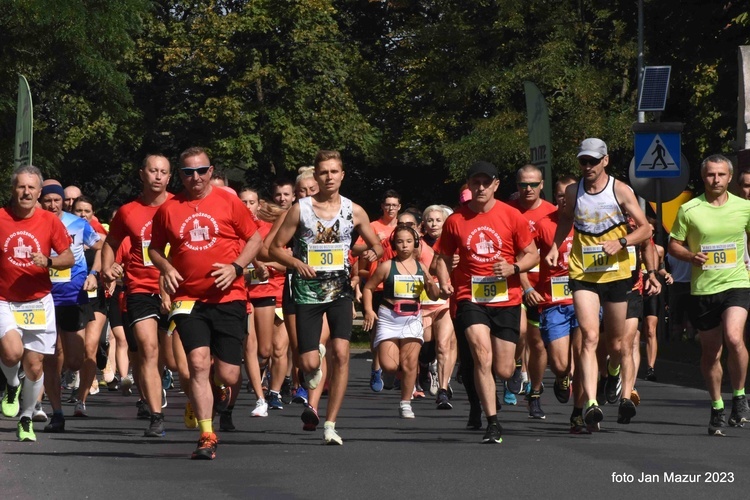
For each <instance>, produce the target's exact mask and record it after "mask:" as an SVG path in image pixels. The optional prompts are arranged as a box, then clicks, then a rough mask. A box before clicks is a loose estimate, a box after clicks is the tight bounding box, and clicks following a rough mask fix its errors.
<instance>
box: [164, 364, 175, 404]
mask: <svg viewBox="0 0 750 500" xmlns="http://www.w3.org/2000/svg"><path fill="white" fill-rule="evenodd" d="M161 388H162V389H164V390H165V391H166V390H167V389H172V388H174V377H173V376H172V370H170V369H169V368H164V371H163V372H162V374H161ZM162 408H164V407H163V406H162Z"/></svg>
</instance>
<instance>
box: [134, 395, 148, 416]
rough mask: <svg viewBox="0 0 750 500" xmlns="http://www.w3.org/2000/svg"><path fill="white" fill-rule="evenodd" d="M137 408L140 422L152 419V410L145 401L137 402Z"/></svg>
mask: <svg viewBox="0 0 750 500" xmlns="http://www.w3.org/2000/svg"><path fill="white" fill-rule="evenodd" d="M135 407H136V408H137V409H138V413H137V414H136V418H138V419H139V420H148V419H150V418H151V410H150V409H149V407H148V405H147V404H146V402H145V401H144V400H142V399H139V400H138V401H136V402H135Z"/></svg>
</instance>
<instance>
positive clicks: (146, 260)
mask: <svg viewBox="0 0 750 500" xmlns="http://www.w3.org/2000/svg"><path fill="white" fill-rule="evenodd" d="M150 244H151V240H141V254H143V265H144V266H146V267H148V266H153V265H154V263H153V262H152V261H151V256H150V255H149V254H148V246H149V245H150ZM164 256H165V257H169V243H167V244H166V246H165V247H164Z"/></svg>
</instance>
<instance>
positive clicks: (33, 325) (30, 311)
mask: <svg viewBox="0 0 750 500" xmlns="http://www.w3.org/2000/svg"><path fill="white" fill-rule="evenodd" d="M8 304H9V305H10V310H11V311H12V312H13V319H14V320H15V322H16V324H17V325H18V328H20V329H22V330H34V331H42V332H43V331H46V330H47V315H46V313H45V311H44V304H43V303H42V301H41V300H37V301H34V302H9V303H8Z"/></svg>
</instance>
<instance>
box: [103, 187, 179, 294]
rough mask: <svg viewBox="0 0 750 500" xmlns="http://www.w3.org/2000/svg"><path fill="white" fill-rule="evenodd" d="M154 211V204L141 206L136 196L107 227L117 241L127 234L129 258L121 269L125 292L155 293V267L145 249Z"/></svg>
mask: <svg viewBox="0 0 750 500" xmlns="http://www.w3.org/2000/svg"><path fill="white" fill-rule="evenodd" d="M171 198H172V195H171V194H168V197H167V201H169V200H170V199H171ZM165 203H166V202H165ZM157 210H159V207H158V206H156V207H152V206H149V205H145V204H144V203H143V202H142V201H141V200H140V199H137V200H134V201H131V202H130V203H126V204H125V205H123V206H122V207H120V209H119V210H118V211H117V213H116V214H115V218H114V219H112V224H111V225H110V226H109V234H110V235H112V237H113V238H115V239H117V240H118V241H120V242H123V241H124V240H125V238H127V237H130V244H131V247H130V261H129V262H128V265H127V267H126V268H125V278H126V281H127V291H128V292H127V293H159V270H158V269H157V268H156V267H155V266H154V265H153V263H152V262H151V259H150V258H149V256H148V252H147V249H148V245H149V243H150V242H151V225H152V221H153V218H154V215H155V214H156V211H157ZM121 244H122V243H121Z"/></svg>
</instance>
